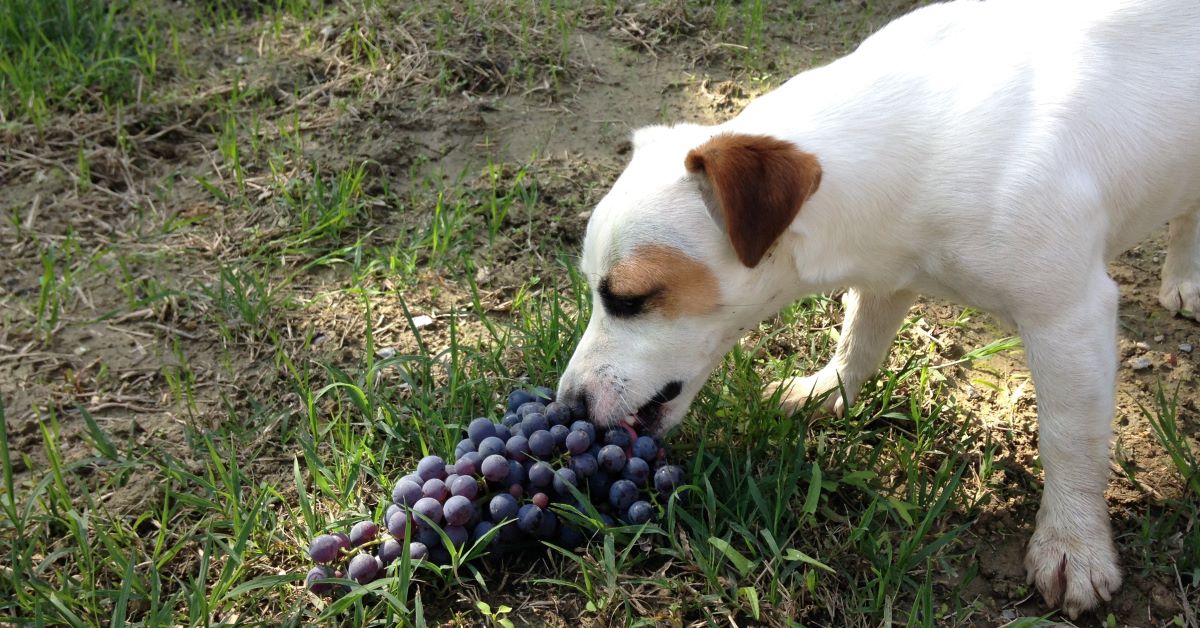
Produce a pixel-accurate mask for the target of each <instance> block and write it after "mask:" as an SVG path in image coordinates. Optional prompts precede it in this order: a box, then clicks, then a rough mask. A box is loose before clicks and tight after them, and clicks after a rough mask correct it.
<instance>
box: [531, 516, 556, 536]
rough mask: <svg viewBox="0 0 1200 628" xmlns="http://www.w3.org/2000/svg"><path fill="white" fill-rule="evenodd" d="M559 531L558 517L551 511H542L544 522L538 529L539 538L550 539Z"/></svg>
mask: <svg viewBox="0 0 1200 628" xmlns="http://www.w3.org/2000/svg"><path fill="white" fill-rule="evenodd" d="M557 529H558V517H557V516H555V514H554V513H552V512H550V511H549V510H544V511H542V522H541V524H540V525H539V526H538V528H537V532H536V533H535V534H537V536H538V537H539V538H543V539H548V538H550V537H552V536H554V532H555V531H556V530H557Z"/></svg>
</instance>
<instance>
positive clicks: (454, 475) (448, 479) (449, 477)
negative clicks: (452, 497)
mask: <svg viewBox="0 0 1200 628" xmlns="http://www.w3.org/2000/svg"><path fill="white" fill-rule="evenodd" d="M460 477H462V476H460V475H459V474H457V473H451V474H450V475H447V476H446V479H445V480H444V482H445V483H446V490H447V491H449V490H450V487H452V486H454V481H455V480H457V479H458V478H460ZM451 494H453V492H452V493H451Z"/></svg>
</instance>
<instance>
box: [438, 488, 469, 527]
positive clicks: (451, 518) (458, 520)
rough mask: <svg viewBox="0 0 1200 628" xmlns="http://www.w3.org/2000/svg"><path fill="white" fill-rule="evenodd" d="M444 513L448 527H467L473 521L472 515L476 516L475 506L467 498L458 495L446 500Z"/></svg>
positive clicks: (443, 508) (443, 507)
mask: <svg viewBox="0 0 1200 628" xmlns="http://www.w3.org/2000/svg"><path fill="white" fill-rule="evenodd" d="M442 512H443V513H444V515H445V517H444V518H445V520H446V524H447V525H448V526H461V525H466V523H467V522H468V521H470V520H471V515H473V514H475V504H472V503H471V500H469V499H467V498H466V497H461V496H457V495H456V496H454V497H451V498H450V499H447V500H446V504H445V505H444V506H442Z"/></svg>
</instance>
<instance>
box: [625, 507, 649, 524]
mask: <svg viewBox="0 0 1200 628" xmlns="http://www.w3.org/2000/svg"><path fill="white" fill-rule="evenodd" d="M653 516H654V510H653V509H651V507H650V503H649V502H645V501H636V502H633V503H632V504H630V505H629V512H627V513H626V514H625V522H626V523H629V524H632V525H641V524H643V523H646V522H647V521H650V519H651V518H652V517H653Z"/></svg>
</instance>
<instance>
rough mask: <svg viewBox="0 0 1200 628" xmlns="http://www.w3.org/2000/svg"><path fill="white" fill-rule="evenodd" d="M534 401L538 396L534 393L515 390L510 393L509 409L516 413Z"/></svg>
mask: <svg viewBox="0 0 1200 628" xmlns="http://www.w3.org/2000/svg"><path fill="white" fill-rule="evenodd" d="M532 401H537V397H536V396H535V395H534V394H533V393H531V392H529V391H526V390H514V391H512V392H510V393H508V411H509V412H514V413H515V412H516V411H517V409H518V408H520V407H521V406H523V405H525V404H527V403H530V402H532Z"/></svg>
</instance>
